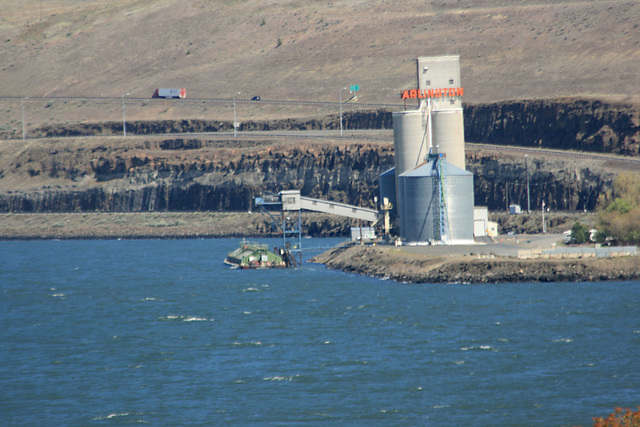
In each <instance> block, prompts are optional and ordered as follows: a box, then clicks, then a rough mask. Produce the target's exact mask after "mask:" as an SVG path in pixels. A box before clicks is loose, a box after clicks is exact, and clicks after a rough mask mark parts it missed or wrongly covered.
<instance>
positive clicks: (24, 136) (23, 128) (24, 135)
mask: <svg viewBox="0 0 640 427" xmlns="http://www.w3.org/2000/svg"><path fill="white" fill-rule="evenodd" d="M25 99H29V98H28V97H27V98H22V102H21V103H22V140H23V141H24V140H25V139H26V138H27V132H26V129H25V125H24V100H25Z"/></svg>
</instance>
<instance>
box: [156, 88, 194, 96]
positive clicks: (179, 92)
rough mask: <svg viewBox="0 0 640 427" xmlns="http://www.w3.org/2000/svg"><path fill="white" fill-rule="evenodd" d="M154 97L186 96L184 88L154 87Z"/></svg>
mask: <svg viewBox="0 0 640 427" xmlns="http://www.w3.org/2000/svg"><path fill="white" fill-rule="evenodd" d="M153 97H154V98H186V97H187V90H186V89H156V91H155V92H154V94H153Z"/></svg>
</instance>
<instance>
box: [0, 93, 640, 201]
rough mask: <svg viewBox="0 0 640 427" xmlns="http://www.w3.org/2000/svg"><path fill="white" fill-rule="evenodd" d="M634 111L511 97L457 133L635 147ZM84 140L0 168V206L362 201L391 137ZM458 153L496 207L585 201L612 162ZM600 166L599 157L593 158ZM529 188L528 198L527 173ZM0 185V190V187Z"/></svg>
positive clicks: (357, 123) (171, 128)
mask: <svg viewBox="0 0 640 427" xmlns="http://www.w3.org/2000/svg"><path fill="white" fill-rule="evenodd" d="M639 117H640V115H639V112H638V111H637V110H633V109H631V108H630V107H623V106H616V107H613V106H608V105H604V104H602V103H598V102H595V101H594V102H589V101H572V102H565V103H559V102H555V103H554V102H551V101H535V102H524V101H523V102H513V103H501V104H492V105H483V106H467V107H466V110H465V135H466V139H467V141H470V142H487V143H491V144H510V145H523V146H536V147H552V148H562V149H582V150H587V151H598V152H612V153H618V154H626V155H638V149H639V145H640V142H639V141H640V130H639ZM344 118H345V123H346V126H347V127H348V128H349V129H356V128H367V129H371V128H373V129H376V128H380V129H382V128H390V127H391V113H390V112H389V111H375V112H359V113H350V114H345V117H344ZM336 123H337V117H328V118H324V119H322V120H281V121H271V122H256V123H245V124H243V126H244V127H243V129H242V130H278V129H282V130H284V129H327V128H332V127H334V128H335V126H336ZM120 126H121V124H120V123H117V124H116V123H113V124H109V123H106V124H101V125H99V126H98V125H76V126H71V127H60V126H57V127H48V128H43V129H42V130H41V132H42V134H43V135H49V136H53V135H84V134H103V135H104V134H113V133H117V132H119V131H120V130H121V129H120ZM127 129H129V130H130V131H131V132H132V133H135V134H137V135H140V134H144V133H148V132H205V131H206V132H215V131H221V130H225V131H228V130H230V126H229V123H221V122H213V121H194V120H183V121H177V122H133V123H130V124H129V123H128V124H127ZM107 144H108V143H104V142H103V143H101V144H98V145H96V144H93V145H92V148H91V149H89V148H86V147H83V146H82V144H80V145H79V146H76V147H75V148H66V149H62V148H60V149H55V150H54V149H51V150H49V149H41V150H31V151H29V152H21V153H20V154H18V155H16V157H15V158H14V159H12V160H11V162H12V167H11V168H5V170H2V171H1V172H0V185H2V187H4V188H5V190H4V191H2V192H1V193H0V211H3V212H17V211H26V212H46V211H53V212H66V211H96V210H97V211H164V210H178V211H188V210H214V211H223V210H235V211H240V210H248V209H250V208H251V206H252V202H253V198H254V197H255V196H258V195H260V194H262V193H265V192H278V191H280V190H283V189H291V188H297V189H300V190H301V191H302V194H304V195H307V196H310V197H317V198H323V199H330V200H335V201H340V202H345V203H350V204H354V205H359V206H365V207H373V206H374V201H373V199H374V197H375V196H377V195H378V176H379V174H380V173H382V172H384V171H385V170H387V169H389V168H391V167H392V166H393V144H392V143H386V144H373V143H371V144H370V143H353V142H351V143H344V142H327V143H316V142H303V141H297V142H295V143H287V144H285V143H281V142H278V141H265V140H262V141H246V140H241V141H237V140H229V141H224V140H206V139H167V140H159V141H158V140H155V139H148V140H144V139H142V140H137V141H136V142H135V144H134V143H130V144H133V145H127V144H120V143H110V144H109V145H107ZM522 160H523V159H522V157H521V156H520V157H514V156H511V157H508V156H506V155H504V154H503V153H496V152H495V151H483V150H470V149H468V150H467V169H468V170H470V171H471V172H472V173H473V174H474V186H475V203H476V205H484V206H488V207H489V209H492V210H502V209H506V207H507V206H508V205H509V204H510V203H518V204H520V205H521V206H523V208H526V206H527V200H529V202H530V205H531V206H532V208H533V207H538V206H540V205H541V202H542V201H545V204H546V206H548V207H550V208H551V209H554V210H576V209H580V210H582V209H588V210H591V209H593V208H594V207H595V204H596V200H597V197H598V195H599V194H600V193H601V192H602V191H604V190H606V189H608V188H609V187H610V185H611V181H612V179H613V176H614V173H615V170H614V169H613V168H609V167H608V166H607V165H604V164H600V165H594V164H593V162H589V161H583V162H579V161H574V160H566V159H561V158H549V157H544V156H537V157H536V156H531V157H530V158H529V159H528V164H525V163H524V162H523V161H522ZM600 163H602V162H600ZM527 170H528V172H529V180H530V185H529V188H530V195H529V198H528V199H527V190H526V189H527V187H526V173H527ZM20 173H22V174H23V175H24V177H25V179H38V180H39V181H38V182H43V181H44V182H45V183H46V179H47V178H49V179H51V180H54V179H55V180H56V182H57V183H60V182H63V183H65V185H60V184H57V185H56V186H52V185H41V186H40V187H39V188H37V189H29V190H21V191H18V190H13V189H11V187H8V186H7V185H3V184H2V181H3V180H7V181H9V182H10V181H11V180H10V176H14V175H15V176H18V175H19V174H20ZM0 188H1V187H0Z"/></svg>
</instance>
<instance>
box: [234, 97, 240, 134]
mask: <svg viewBox="0 0 640 427" xmlns="http://www.w3.org/2000/svg"><path fill="white" fill-rule="evenodd" d="M241 93H242V92H238V93H236V94H234V95H233V137H234V138H236V137H237V136H238V122H237V121H236V96H238V95H240V94H241Z"/></svg>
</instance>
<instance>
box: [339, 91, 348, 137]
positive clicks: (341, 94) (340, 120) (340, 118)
mask: <svg viewBox="0 0 640 427" xmlns="http://www.w3.org/2000/svg"><path fill="white" fill-rule="evenodd" d="M343 90H347V88H346V87H341V88H340V136H342V91H343Z"/></svg>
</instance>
